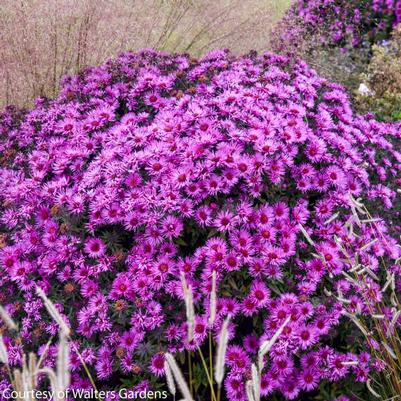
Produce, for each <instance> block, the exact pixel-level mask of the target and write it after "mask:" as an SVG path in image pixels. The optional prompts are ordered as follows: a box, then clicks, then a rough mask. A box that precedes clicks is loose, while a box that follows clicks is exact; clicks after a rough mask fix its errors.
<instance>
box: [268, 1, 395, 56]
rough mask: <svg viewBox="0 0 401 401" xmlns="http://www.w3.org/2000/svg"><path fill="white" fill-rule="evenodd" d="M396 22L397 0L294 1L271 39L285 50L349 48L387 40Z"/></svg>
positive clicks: (276, 45) (277, 46)
mask: <svg viewBox="0 0 401 401" xmlns="http://www.w3.org/2000/svg"><path fill="white" fill-rule="evenodd" d="M400 22H401V1H399V0H351V1H338V0H297V1H296V2H295V3H294V4H293V5H292V6H291V7H290V9H289V10H288V11H287V13H286V14H285V16H284V18H283V19H282V21H281V22H280V23H279V24H278V26H277V28H274V30H275V35H274V40H273V42H274V45H275V47H276V48H280V49H286V50H288V49H293V50H296V49H302V51H305V50H308V49H309V50H311V49H312V50H313V49H315V48H318V47H320V46H335V47H343V48H352V47H358V46H360V45H362V44H363V42H370V43H373V42H377V41H380V40H383V39H387V38H388V37H389V36H390V33H391V31H392V29H393V28H394V27H395V26H397V25H398V24H399V23H400ZM305 47H306V48H307V49H305Z"/></svg>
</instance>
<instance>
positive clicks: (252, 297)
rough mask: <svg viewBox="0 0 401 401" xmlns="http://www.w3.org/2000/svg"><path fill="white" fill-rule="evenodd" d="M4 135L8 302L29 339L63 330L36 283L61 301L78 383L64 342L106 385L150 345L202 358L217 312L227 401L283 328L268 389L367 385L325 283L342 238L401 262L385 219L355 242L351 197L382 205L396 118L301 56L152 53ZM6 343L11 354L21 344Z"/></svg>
mask: <svg viewBox="0 0 401 401" xmlns="http://www.w3.org/2000/svg"><path fill="white" fill-rule="evenodd" d="M0 134H1V135H0V152H1V164H2V166H1V168H0V201H1V203H2V205H3V208H2V210H1V217H0V221H1V233H2V234H1V249H0V269H1V274H0V303H1V304H4V305H6V306H7V310H8V312H9V313H10V315H12V316H13V318H15V319H16V320H19V321H21V322H22V324H21V338H22V340H23V342H24V344H31V346H32V347H34V346H37V345H38V344H44V343H45V342H46V341H47V339H48V338H49V336H51V335H55V334H56V333H57V330H58V327H57V325H56V324H55V323H53V322H52V321H50V320H49V318H48V317H47V314H46V311H45V307H44V304H43V302H42V300H41V299H40V298H38V297H37V296H36V295H35V292H34V291H33V290H34V288H35V286H39V287H40V288H41V289H43V291H44V292H45V293H46V294H48V296H49V297H50V298H51V299H52V300H55V303H56V307H57V308H58V310H59V312H60V314H61V315H62V316H63V318H64V319H65V320H66V321H67V322H68V324H69V326H70V327H71V329H72V331H73V334H72V338H73V345H74V347H73V349H72V351H71V356H70V359H71V361H70V363H71V369H72V372H73V374H72V386H76V387H77V388H83V387H87V386H90V383H89V381H88V379H87V378H86V375H85V373H84V371H83V369H82V366H81V361H80V358H79V356H78V355H77V354H76V353H75V352H74V350H79V352H80V354H81V355H82V359H83V361H84V362H85V363H86V365H87V366H88V367H89V369H91V370H92V371H93V372H94V375H95V376H96V377H97V379H98V380H99V381H100V382H101V383H107V382H109V383H112V381H113V380H115V379H113V374H114V373H116V372H118V375H119V377H121V376H124V375H127V376H132V375H137V376H138V377H139V378H142V379H146V378H148V377H149V376H148V374H149V373H151V374H153V375H156V376H160V375H163V374H164V366H165V361H164V355H163V353H160V352H158V351H169V352H172V353H178V352H182V351H184V350H189V351H191V350H196V349H197V348H198V347H201V346H202V344H203V343H204V342H205V340H206V338H207V335H208V330H209V329H210V330H212V333H213V335H214V336H215V338H217V336H218V334H219V333H220V330H221V326H222V324H223V321H224V319H225V318H226V317H230V324H229V327H228V329H229V339H230V345H229V347H228V349H227V356H226V364H227V369H228V375H227V377H226V379H225V391H226V395H227V397H228V399H230V400H233V401H234V400H238V401H239V400H245V399H246V392H245V382H246V380H247V377H249V374H250V368H251V364H252V362H253V361H254V360H255V357H256V355H257V350H258V347H259V346H260V344H262V343H263V341H265V340H268V339H269V338H271V337H272V335H273V334H274V333H275V332H276V331H277V329H278V328H279V327H280V326H281V325H282V324H283V322H285V321H286V320H288V324H287V325H286V326H285V328H284V330H283V332H282V334H281V335H280V338H279V339H278V341H277V342H276V343H275V344H274V346H273V347H272V349H271V351H270V354H269V356H266V361H265V364H264V370H263V375H262V380H261V394H262V396H265V395H268V394H271V393H272V392H279V393H281V394H283V395H284V396H285V397H286V398H288V399H294V398H296V397H297V396H298V395H299V394H301V392H307V391H311V390H314V389H316V388H317V386H318V385H319V383H320V382H321V381H322V380H328V381H333V382H335V381H338V380H340V379H343V378H345V377H347V375H352V376H353V377H356V380H357V381H361V382H363V381H366V380H367V376H368V373H369V371H370V369H372V368H374V366H373V367H372V365H373V364H372V363H371V360H370V357H369V355H368V354H367V353H366V352H360V353H358V352H357V350H355V349H352V347H351V346H350V345H349V344H347V343H346V342H341V341H340V340H336V341H333V338H335V337H336V335H335V333H336V328H338V327H339V325H344V321H346V322H347V321H348V319H347V318H346V317H344V312H345V311H346V309H345V308H344V305H343V303H342V302H341V300H339V299H337V298H333V297H331V296H326V294H325V292H324V291H323V290H324V288H325V287H330V286H333V288H337V287H335V286H344V282H343V278H344V275H343V273H344V272H346V271H347V269H348V268H349V266H348V263H347V262H346V261H345V260H344V255H343V252H342V250H341V248H340V247H339V246H338V241H334V239H333V238H334V237H336V238H337V239H340V240H341V241H342V243H343V244H344V243H345V244H346V245H347V250H348V252H349V253H350V254H352V253H353V252H357V251H358V255H359V258H360V259H361V263H363V264H364V265H367V266H369V269H371V270H372V271H376V274H380V265H379V260H381V259H386V260H389V261H390V262H391V263H394V262H395V261H396V260H397V258H399V256H400V250H399V248H398V247H397V246H396V243H395V241H394V239H393V238H392V237H391V236H390V235H389V232H388V228H387V226H386V224H385V223H384V222H381V223H380V224H376V225H375V227H374V228H369V226H366V227H365V228H364V229H363V230H362V231H361V232H360V233H359V235H358V236H350V235H349V227H350V220H352V219H355V216H354V214H353V213H352V211H353V210H354V209H355V204H354V203H355V201H354V199H356V198H358V197H363V198H365V199H366V202H367V204H368V205H369V206H371V207H372V208H374V209H375V210H380V208H387V209H389V208H391V205H392V202H393V200H394V198H395V196H396V192H395V191H394V190H393V189H392V188H391V186H389V185H388V183H389V182H394V181H395V180H396V179H397V178H398V177H399V176H400V169H401V154H400V153H399V152H397V150H396V149H395V148H394V146H393V144H392V141H393V140H395V139H399V137H400V136H401V129H400V125H397V124H385V123H379V122H377V121H375V120H373V119H372V118H371V117H359V116H355V115H354V114H353V112H352V109H351V107H350V104H349V101H348V98H347V95H346V94H345V92H344V90H343V89H342V87H340V86H339V85H336V84H333V83H330V82H328V81H327V80H325V79H323V78H321V77H319V76H318V75H317V74H316V73H315V72H314V71H313V70H311V69H310V68H309V67H308V66H307V65H306V64H305V63H303V62H302V61H300V60H298V61H297V62H296V63H294V62H293V61H291V60H290V59H288V58H286V57H283V56H277V55H274V54H270V53H267V54H264V55H262V56H257V55H256V54H249V55H246V56H242V57H233V56H231V55H230V54H229V53H228V52H226V51H216V52H212V53H210V54H208V55H207V56H205V57H204V58H202V59H201V60H194V59H191V58H190V57H189V56H187V55H167V54H162V53H157V52H154V51H151V50H144V51H142V52H140V53H136V54H133V53H126V54H123V55H121V56H120V57H119V58H117V59H116V60H113V61H110V62H108V63H106V64H105V65H102V66H100V67H95V68H90V69H88V70H86V71H84V72H82V73H81V74H80V75H78V76H73V77H67V78H66V79H65V80H64V82H63V87H62V90H61V93H60V95H59V97H58V98H56V99H55V100H46V99H39V100H38V101H37V102H36V106H35V108H34V109H32V110H30V111H27V112H24V113H23V112H17V111H16V110H14V109H12V108H9V109H8V110H6V111H5V112H4V113H3V114H2V115H1V121H0ZM340 212H341V213H340ZM378 232H379V234H380V235H379V238H377V237H378ZM372 241H374V243H372ZM369 243H372V244H371V246H365V245H366V244H369ZM394 274H395V276H394V277H395V278H394V279H395V280H398V272H397V271H396V270H395V273H394ZM182 275H184V277H185V280H186V282H187V283H188V285H190V287H191V289H192V292H193V301H194V304H195V316H194V322H193V323H194V326H193V338H192V340H191V341H188V337H187V331H188V327H187V324H188V322H187V319H186V315H185V308H184V302H183V299H184V295H185V294H184V292H183V288H182V285H181V276H182ZM213 277H216V293H217V300H216V311H211V310H210V297H211V292H212V286H213ZM347 289H348V290H349V291H351V288H350V287H349V288H345V290H347ZM352 291H353V292H355V291H357V289H355V288H354V287H353V288H352ZM344 292H346V291H344ZM347 295H348V293H347ZM354 296H357V294H354ZM212 312H213V313H214V312H215V319H213V321H212V323H211V322H210V314H211V313H212ZM253 322H254V323H253ZM346 327H347V332H349V333H350V334H352V333H353V332H354V331H356V330H357V329H356V328H355V327H354V326H353V325H352V324H349V325H348V326H346ZM333 333H334V334H333ZM5 342H6V345H7V347H8V348H9V349H8V351H9V354H10V355H11V356H10V364H11V365H12V364H19V363H20V362H21V356H22V349H21V343H20V342H17V343H15V342H14V341H13V340H12V339H11V338H8V337H5ZM155 351H156V352H155ZM54 355H55V349H53V348H52V347H50V350H49V356H48V357H47V358H46V359H47V362H46V363H48V364H49V365H50V366H51V365H52V364H54ZM148 385H149V382H148V381H146V380H144V381H142V382H140V383H139V384H138V386H140V387H141V388H146V387H147V386H148Z"/></svg>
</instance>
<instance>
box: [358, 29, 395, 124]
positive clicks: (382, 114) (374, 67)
mask: <svg viewBox="0 0 401 401" xmlns="http://www.w3.org/2000/svg"><path fill="white" fill-rule="evenodd" d="M361 78H362V81H363V82H364V84H365V85H366V91H365V92H364V91H362V93H359V95H358V98H357V106H358V107H359V109H360V110H361V111H362V112H366V111H370V110H373V111H374V112H375V114H376V115H377V117H378V118H380V119H382V120H387V121H392V120H401V28H398V29H396V30H394V33H393V35H392V38H391V40H389V41H386V42H383V43H381V44H377V45H375V46H373V56H372V59H371V61H370V63H369V66H368V68H367V71H366V72H365V73H364V74H363V75H362V77H361Z"/></svg>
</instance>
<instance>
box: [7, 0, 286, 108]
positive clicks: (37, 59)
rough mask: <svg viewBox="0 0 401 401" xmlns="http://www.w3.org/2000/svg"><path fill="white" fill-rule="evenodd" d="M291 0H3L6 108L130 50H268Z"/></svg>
mask: <svg viewBox="0 0 401 401" xmlns="http://www.w3.org/2000/svg"><path fill="white" fill-rule="evenodd" d="M290 3H291V0H263V1H261V0H247V1H242V0H197V1H195V0H169V1H166V0H147V1H135V0H97V1H93V0H20V1H16V0H2V1H1V3H0V32H1V34H0V107H1V108H2V107H4V106H5V105H7V104H16V105H18V106H24V107H26V106H30V105H31V104H32V100H33V99H34V98H36V97H38V96H48V97H52V96H54V95H55V94H56V93H57V90H58V85H59V81H60V78H61V77H62V76H64V75H65V74H71V73H72V74H75V73H77V72H78V71H79V70H81V69H82V68H83V67H85V66H90V65H98V64H100V63H102V62H104V61H105V60H106V59H108V58H110V57H113V56H116V55H118V54H119V53H121V52H123V51H127V50H137V49H141V48H154V49H157V50H165V51H169V52H188V53H190V54H191V55H194V56H200V55H202V54H204V53H206V52H207V51H209V50H212V49H216V48H230V50H231V51H232V52H234V53H243V52H247V51H249V50H258V51H265V50H267V48H268V42H269V31H270V30H271V27H272V26H273V25H274V24H275V23H276V22H277V21H278V20H279V19H280V18H281V16H282V15H283V14H284V12H285V11H286V9H287V8H288V7H289V5H290Z"/></svg>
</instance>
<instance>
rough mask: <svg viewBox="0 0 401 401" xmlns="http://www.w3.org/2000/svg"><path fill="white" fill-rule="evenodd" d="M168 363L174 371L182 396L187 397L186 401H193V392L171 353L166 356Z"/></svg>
mask: <svg viewBox="0 0 401 401" xmlns="http://www.w3.org/2000/svg"><path fill="white" fill-rule="evenodd" d="M165 357H166V361H167V363H168V365H169V367H170V369H171V371H172V374H173V377H174V379H175V380H176V382H177V384H178V387H179V388H180V390H181V392H182V395H183V396H184V397H185V401H193V398H192V395H191V392H190V391H189V388H188V385H187V383H186V381H185V379H184V376H183V374H182V372H181V370H180V368H179V367H178V365H177V362H176V361H175V359H174V356H173V355H171V354H170V353H166V354H165Z"/></svg>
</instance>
